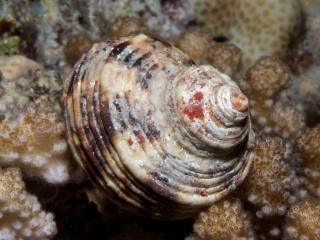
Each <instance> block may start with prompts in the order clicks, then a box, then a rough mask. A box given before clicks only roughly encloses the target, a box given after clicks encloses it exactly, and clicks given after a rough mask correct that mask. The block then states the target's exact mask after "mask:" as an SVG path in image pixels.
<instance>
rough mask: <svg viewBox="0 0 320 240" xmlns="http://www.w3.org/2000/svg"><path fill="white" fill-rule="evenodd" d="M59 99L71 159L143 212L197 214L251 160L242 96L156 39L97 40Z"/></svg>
mask: <svg viewBox="0 0 320 240" xmlns="http://www.w3.org/2000/svg"><path fill="white" fill-rule="evenodd" d="M63 103H64V116H65V121H66V126H67V136H68V142H69V145H70V147H71V149H72V152H73V154H74V157H75V159H76V160H77V161H78V163H79V164H80V165H81V167H82V168H83V170H84V171H85V172H86V174H87V175H88V177H89V178H90V180H91V181H92V182H93V183H94V184H95V185H96V186H98V187H99V188H100V189H101V190H102V191H104V192H105V193H106V194H107V196H108V197H109V198H110V199H111V200H113V201H114V202H116V203H117V204H119V205H120V207H122V208H125V209H128V210H130V211H132V212H134V213H136V214H138V215H141V216H146V217H150V218H156V219H169V220H175V219H181V218H187V217H190V216H193V215H194V214H195V213H197V212H198V211H199V210H201V209H202V208H203V207H206V206H208V205H210V204H212V203H214V202H216V201H218V200H219V199H221V198H223V197H224V196H226V195H227V194H228V193H229V192H230V191H232V190H233V189H235V188H236V187H237V186H238V185H239V184H240V183H241V182H242V181H243V179H244V178H245V176H246V174H247V172H248V170H249V167H250V164H251V161H252V159H253V153H252V148H253V146H254V134H253V132H252V126H251V120H250V114H249V107H248V99H247V98H246V96H244V95H243V94H242V93H241V91H240V89H239V88H238V86H237V85H236V84H235V83H234V82H233V81H232V80H231V79H230V78H229V77H228V76H226V75H224V74H222V73H220V72H218V70H216V69H215V68H213V67H212V66H206V65H204V66H196V65H195V64H194V62H193V61H192V60H191V59H189V57H188V56H187V55H186V54H184V53H183V52H181V51H180V50H179V49H177V48H175V47H173V46H172V45H171V44H169V43H166V42H164V41H161V40H159V39H157V38H152V37H147V36H145V35H138V36H134V37H127V38H121V39H119V40H113V41H108V42H102V43H99V44H94V45H93V47H92V48H91V49H90V50H89V52H88V53H87V54H86V55H84V56H83V57H82V59H80V60H79V62H78V63H77V65H76V66H75V69H74V70H73V72H72V73H71V75H70V76H69V77H68V79H67V80H66V82H65V89H64V102H63Z"/></svg>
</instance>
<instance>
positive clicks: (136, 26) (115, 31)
mask: <svg viewBox="0 0 320 240" xmlns="http://www.w3.org/2000/svg"><path fill="white" fill-rule="evenodd" d="M146 32H148V27H147V26H146V25H145V24H144V22H143V21H142V19H139V18H135V17H117V18H116V19H115V20H114V21H113V22H111V23H110V24H109V25H108V28H107V34H108V36H110V38H120V37H128V36H130V35H132V34H136V33H146Z"/></svg>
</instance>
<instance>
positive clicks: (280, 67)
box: [240, 57, 305, 139]
mask: <svg viewBox="0 0 320 240" xmlns="http://www.w3.org/2000/svg"><path fill="white" fill-rule="evenodd" d="M290 85H291V79H290V72H289V69H288V67H287V66H286V65H284V64H283V63H282V62H281V61H279V60H277V59H276V58H275V57H262V58H261V59H260V60H259V61H258V62H257V63H256V64H255V65H254V66H253V67H252V68H250V69H249V70H248V72H247V74H246V78H245V79H244V80H243V81H240V87H241V89H242V90H243V91H244V92H245V94H246V95H247V97H248V98H249V99H250V106H251V114H252V119H253V123H254V126H255V128H261V129H262V130H263V131H264V132H266V133H267V134H268V135H270V136H280V137H282V138H285V139H295V138H296V137H297V136H299V134H301V131H302V129H303V127H304V126H305V116H304V114H303V112H302V111H300V109H299V108H298V106H296V103H295V102H294V101H293V100H290V99H289V98H288V96H287V95H288V94H287V93H286V91H285V90H286V89H287V88H289V86H290Z"/></svg>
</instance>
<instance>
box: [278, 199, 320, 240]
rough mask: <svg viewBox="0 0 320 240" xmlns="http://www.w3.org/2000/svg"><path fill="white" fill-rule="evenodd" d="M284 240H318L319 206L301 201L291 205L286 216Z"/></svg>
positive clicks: (319, 224)
mask: <svg viewBox="0 0 320 240" xmlns="http://www.w3.org/2000/svg"><path fill="white" fill-rule="evenodd" d="M284 233H285V235H284V238H283V239H285V240H301V239H306V240H309V239H310V240H311V239H319V238H320V204H319V202H313V201H303V202H300V203H298V204H295V205H293V206H292V207H291V208H290V210H289V211H288V214H287V223H286V225H285V231H284Z"/></svg>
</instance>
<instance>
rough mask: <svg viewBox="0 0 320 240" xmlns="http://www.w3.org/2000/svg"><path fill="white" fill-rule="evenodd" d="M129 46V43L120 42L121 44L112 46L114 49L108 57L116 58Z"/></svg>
mask: <svg viewBox="0 0 320 240" xmlns="http://www.w3.org/2000/svg"><path fill="white" fill-rule="evenodd" d="M130 45H131V43H130V41H125V42H122V43H120V44H118V45H116V46H114V47H113V50H112V51H111V52H110V54H109V55H110V56H112V57H117V56H118V55H119V54H121V53H122V51H123V50H124V49H125V48H126V47H128V46H130Z"/></svg>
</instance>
